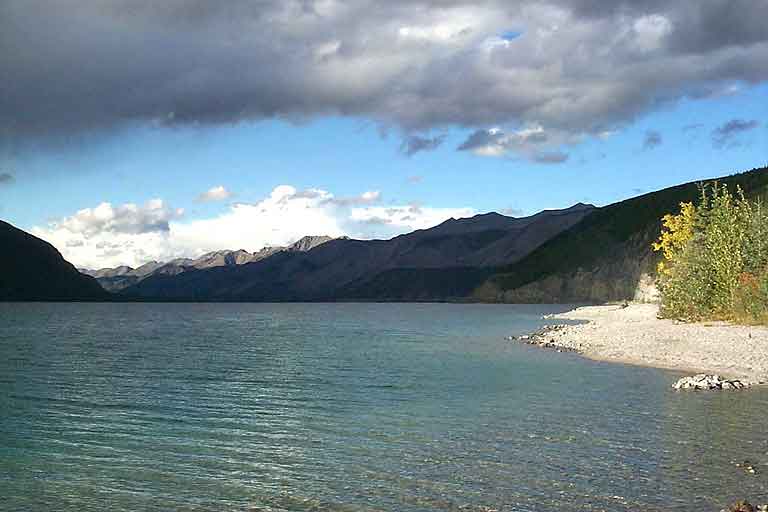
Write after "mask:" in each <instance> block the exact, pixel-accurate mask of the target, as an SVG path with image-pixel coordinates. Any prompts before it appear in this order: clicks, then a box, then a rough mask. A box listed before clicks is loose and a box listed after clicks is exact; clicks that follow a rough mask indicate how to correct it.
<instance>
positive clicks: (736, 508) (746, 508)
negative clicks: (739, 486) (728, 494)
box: [727, 500, 757, 512]
mask: <svg viewBox="0 0 768 512" xmlns="http://www.w3.org/2000/svg"><path fill="white" fill-rule="evenodd" d="M727 512H757V509H755V507H754V506H753V505H752V504H751V503H750V502H748V501H746V500H739V501H737V502H736V503H734V504H733V505H731V506H730V507H728V509H727Z"/></svg>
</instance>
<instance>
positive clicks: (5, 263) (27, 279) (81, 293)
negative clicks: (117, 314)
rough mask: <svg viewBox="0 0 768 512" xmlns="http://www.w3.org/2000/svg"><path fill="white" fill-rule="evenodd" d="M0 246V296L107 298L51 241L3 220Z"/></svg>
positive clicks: (56, 298)
mask: <svg viewBox="0 0 768 512" xmlns="http://www.w3.org/2000/svg"><path fill="white" fill-rule="evenodd" d="M0 247H2V248H3V250H2V251H0V268H1V269H2V271H0V300H3V301H17V300H18V301H28V300H29V301H32V300H35V301H46V300H51V301H60V300H102V299H107V298H109V294H108V293H107V292H105V291H104V290H103V289H102V287H101V286H99V284H98V283H97V282H96V280H95V279H94V278H92V277H90V276H86V275H83V274H81V273H80V272H78V271H77V269H76V268H75V267H74V266H73V265H71V264H70V263H68V262H67V261H66V260H65V259H64V258H63V257H62V256H61V254H59V251H57V250H56V248H55V247H53V246H52V245H51V244H49V243H48V242H45V241H43V240H40V239H39V238H37V237H35V236H32V235H30V234H29V233H26V232H24V231H22V230H20V229H18V228H15V227H13V226H12V225H10V224H8V223H7V222H3V221H0Z"/></svg>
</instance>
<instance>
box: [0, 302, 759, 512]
mask: <svg viewBox="0 0 768 512" xmlns="http://www.w3.org/2000/svg"><path fill="white" fill-rule="evenodd" d="M562 310H563V307H562V306H512V305H457V304H74V303H71V304H0V496H2V504H0V509H2V510H4V511H33V510H56V511H58V512H60V511H91V510H93V511H101V510H110V511H282V510H285V511H350V512H352V511H402V510H407V511H437V510H441V511H442V510H455V511H478V512H479V511H489V510H493V509H496V510H500V511H501V510H520V511H550V510H551V511H577V510H579V511H581V510H596V511H597V510H607V511H630V510H632V511H635V510H644V511H654V510H659V511H661V510H702V511H706V510H712V511H717V510H720V508H722V507H724V506H725V505H727V504H728V503H729V502H732V501H734V500H735V499H737V498H743V497H746V498H751V499H752V500H754V501H758V502H768V495H767V494H766V489H768V465H766V464H767V463H768V436H767V433H768V426H767V424H766V420H765V418H764V416H765V414H766V413H765V411H767V410H768V390H766V389H753V390H749V391H746V392H730V393H679V392H674V391H672V390H670V385H671V383H672V382H673V381H674V380H675V379H676V378H677V377H679V375H678V374H675V373H673V372H668V371H662V370H656V369H651V368H638V367H630V366H624V365H617V364H608V363H599V362H594V361H589V360H586V359H584V358H581V357H579V356H577V355H574V354H560V353H556V352H551V351H546V350H541V349H536V348H532V347H528V346H524V345H520V344H517V343H514V342H509V341H507V340H506V339H505V336H507V335H510V334H520V333H523V332H527V331H531V330H533V329H535V328H537V327H539V326H541V325H542V324H543V322H544V321H543V320H542V319H541V316H542V315H543V314H546V313H551V312H555V311H562ZM744 460H749V461H751V463H752V464H753V465H754V466H755V467H756V468H757V470H758V473H757V474H756V475H750V474H747V473H746V472H745V471H744V470H743V469H741V468H739V467H737V466H736V463H741V462H742V461H744Z"/></svg>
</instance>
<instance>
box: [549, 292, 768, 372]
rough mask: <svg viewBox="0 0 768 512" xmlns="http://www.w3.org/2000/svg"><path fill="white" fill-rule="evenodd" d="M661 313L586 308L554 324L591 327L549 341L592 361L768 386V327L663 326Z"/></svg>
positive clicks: (635, 307)
mask: <svg viewBox="0 0 768 512" xmlns="http://www.w3.org/2000/svg"><path fill="white" fill-rule="evenodd" d="M657 313H658V306H656V305H654V304H631V305H629V307H625V308H622V307H621V306H618V305H606V306H586V307H580V308H577V309H574V310H572V311H569V312H567V313H563V314H560V315H555V316H554V317H552V318H553V319H562V320H583V321H586V322H587V323H584V324H580V325H573V326H568V327H566V328H563V329H561V330H558V331H553V332H551V333H548V334H547V335H546V337H547V339H548V340H549V339H550V338H551V339H552V342H553V343H554V344H555V345H557V346H559V347H563V348H566V349H571V350H576V351H578V352H580V353H581V354H583V355H584V356H586V357H589V358H591V359H597V360H601V361H614V362H622V363H629V364H637V365H643V366H654V367H658V368H668V369H674V370H682V371H691V372H706V373H717V374H720V375H723V376H725V377H729V378H737V379H740V380H742V381H743V382H745V383H750V384H756V383H765V382H768V327H749V326H736V325H730V324H726V323H723V322H704V323H691V324H687V323H680V322H676V321H674V320H660V319H658V318H656V315H657Z"/></svg>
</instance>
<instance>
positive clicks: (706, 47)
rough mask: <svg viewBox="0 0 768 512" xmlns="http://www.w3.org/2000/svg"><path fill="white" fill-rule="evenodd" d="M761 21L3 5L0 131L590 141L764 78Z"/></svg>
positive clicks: (699, 9)
mask: <svg viewBox="0 0 768 512" xmlns="http://www.w3.org/2000/svg"><path fill="white" fill-rule="evenodd" d="M765 19H768V2H763V1H760V2H756V1H754V0H709V1H701V0H679V1H675V2H662V1H661V0H640V1H627V0H623V1H616V2H605V1H597V0H567V1H566V0H523V1H521V2H509V1H507V0H488V1H486V2H476V1H471V0H451V1H449V2H446V1H444V0H409V1H404V0H387V1H384V0H359V1H356V2H344V1H338V0H322V1H319V0H318V1H308V0H263V1H260V2H252V1H247V0H232V1H230V2H225V3H216V2H200V1H193V0H168V1H164V2H152V1H149V0H131V1H128V0H113V1H110V2H95V3H94V2H48V1H45V0H6V1H4V2H0V34H2V35H3V36H2V37H3V45H2V48H4V49H7V50H6V51H0V69H2V71H3V77H4V81H3V94H2V95H0V133H3V135H4V137H5V136H11V137H14V138H30V137H31V138H35V139H38V138H41V137H43V138H44V137H48V136H56V135H61V134H68V133H82V132H89V131H103V130H109V129H112V128H114V127H118V126H125V125H130V124H135V123H145V124H146V123H150V124H156V125H176V124H191V125H201V124H202V125H205V124H223V123H236V122H241V121H250V120H261V119H270V118H282V119H290V120H304V119H307V118H311V117H315V116H326V115H340V116H350V117H356V118H360V117H363V118H367V119H371V120H373V121H375V122H377V123H380V124H381V125H382V126H392V125H394V126H398V127H400V128H401V129H402V130H404V131H405V133H407V134H415V133H423V132H424V131H426V130H430V129H444V128H446V127H449V126H454V125H457V126H460V127H464V128H467V129H473V130H476V129H479V128H483V127H488V126H541V127H543V129H544V130H545V132H546V133H548V134H549V133H552V132H561V133H564V134H568V135H569V136H574V137H579V136H585V135H595V134H599V133H601V132H605V131H608V130H616V129H620V128H621V127H623V126H624V125H626V124H627V123H631V122H632V121H633V120H634V119H636V118H637V117H638V116H641V115H643V114H645V113H647V112H648V111H650V110H654V109H656V108H659V107H661V106H664V105H665V104H668V103H670V102H674V101H677V100H679V99H681V98H692V99H700V98H707V97H710V96H711V95H713V94H718V93H719V92H721V91H731V90H734V86H735V85H739V86H742V87H744V88H746V87H749V86H750V85H754V84H758V83H762V82H765V81H766V80H768V31H766V30H765V27H764V20H765ZM499 34H501V35H499ZM512 35H514V37H512ZM10 49H12V51H11V50H10ZM73 69H77V72H76V73H74V72H72V70H73ZM265 70H268V72H265ZM432 140H433V141H434V139H432ZM418 146H419V144H418V143H417V144H416V145H415V146H414V147H418ZM408 147H409V146H408V145H407V144H406V151H407V149H408ZM510 150H516V148H514V147H512V148H510Z"/></svg>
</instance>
